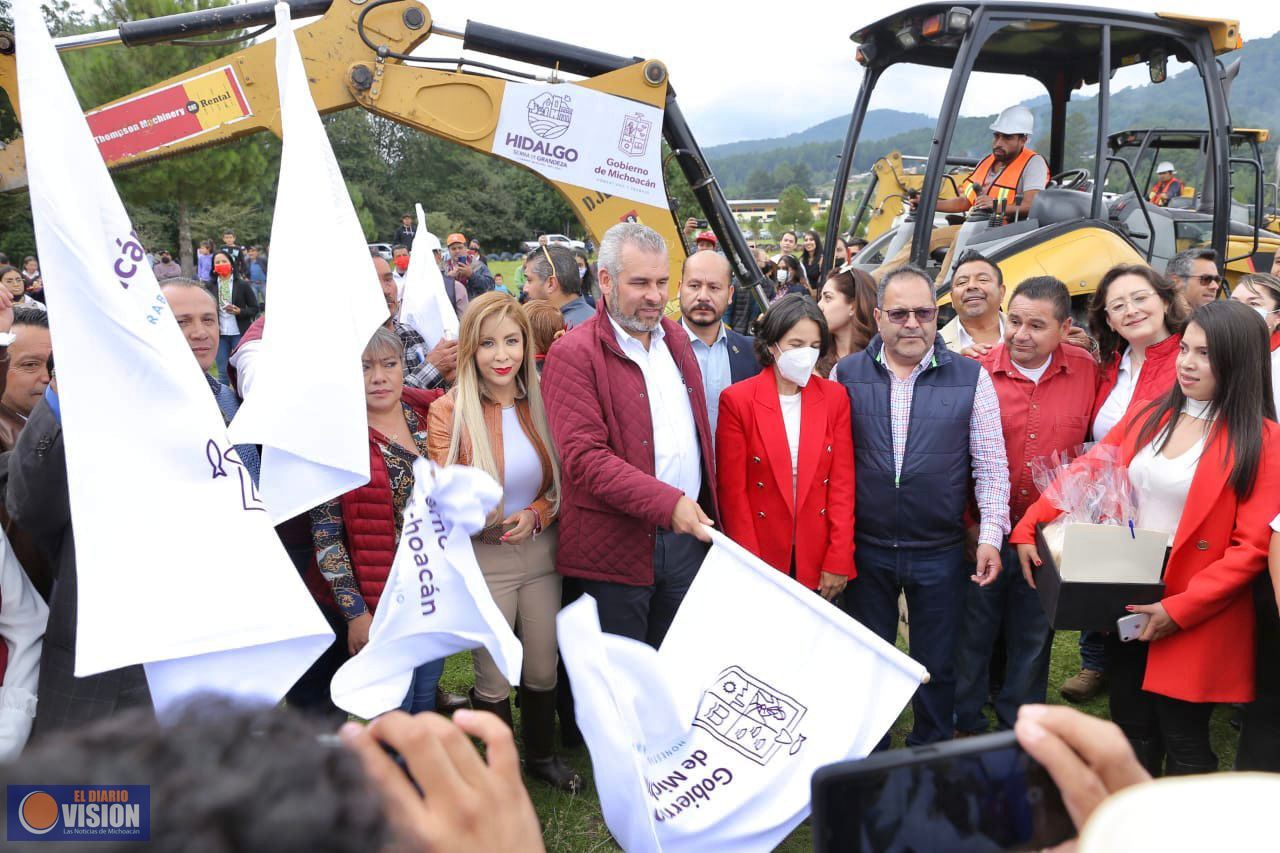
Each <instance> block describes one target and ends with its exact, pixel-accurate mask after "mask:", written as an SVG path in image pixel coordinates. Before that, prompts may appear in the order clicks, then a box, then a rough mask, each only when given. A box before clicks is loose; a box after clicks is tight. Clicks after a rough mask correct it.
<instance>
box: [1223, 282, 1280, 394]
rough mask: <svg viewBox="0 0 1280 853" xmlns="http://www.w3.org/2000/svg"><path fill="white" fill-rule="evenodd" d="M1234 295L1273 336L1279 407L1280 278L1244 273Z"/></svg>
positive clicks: (1274, 383)
mask: <svg viewBox="0 0 1280 853" xmlns="http://www.w3.org/2000/svg"><path fill="white" fill-rule="evenodd" d="M1231 298H1232V299H1234V300H1236V301H1238V302H1243V303H1244V304H1245V305H1248V306H1249V307H1250V308H1252V309H1253V310H1254V311H1257V312H1258V316H1260V317H1261V318H1262V322H1264V323H1266V324H1267V332H1268V333H1269V334H1270V335H1271V339H1270V346H1271V400H1272V402H1273V403H1276V404H1277V406H1280V277H1276V276H1274V275H1272V274H1271V273H1265V272H1255V273H1250V274H1249V275H1246V276H1242V277H1241V278H1240V280H1239V281H1238V282H1236V286H1235V287H1233V288H1231Z"/></svg>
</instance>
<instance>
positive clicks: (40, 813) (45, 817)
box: [18, 791, 58, 835]
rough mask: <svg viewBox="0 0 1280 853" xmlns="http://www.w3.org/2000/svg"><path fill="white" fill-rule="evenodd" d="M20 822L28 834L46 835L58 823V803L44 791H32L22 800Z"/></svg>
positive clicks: (19, 813)
mask: <svg viewBox="0 0 1280 853" xmlns="http://www.w3.org/2000/svg"><path fill="white" fill-rule="evenodd" d="M18 821H19V823H21V824H22V828H23V829H25V830H26V831H27V832H30V833H33V834H35V835H44V834H45V833H46V832H48V831H49V830H51V829H53V827H54V826H55V825H56V824H57V823H58V803H57V801H56V800H55V799H54V798H53V797H52V796H51V795H50V794H46V793H45V792H44V791H32V792H31V793H29V794H27V795H26V796H25V797H23V798H22V803H21V805H20V806H19V807H18Z"/></svg>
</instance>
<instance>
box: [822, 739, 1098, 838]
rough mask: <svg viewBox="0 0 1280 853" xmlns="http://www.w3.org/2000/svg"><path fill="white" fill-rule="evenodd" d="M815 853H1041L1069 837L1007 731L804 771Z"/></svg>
mask: <svg viewBox="0 0 1280 853" xmlns="http://www.w3.org/2000/svg"><path fill="white" fill-rule="evenodd" d="M812 791H813V849H814V850H815V851H819V853H822V851H831V853H835V851H841V853H848V851H867V853H871V851H876V852H877V853H879V851H889V850H892V851H914V850H947V851H992V850H1042V849H1044V848H1047V847H1053V846H1055V845H1057V844H1060V843H1062V842H1063V841H1066V840H1068V839H1070V838H1072V837H1074V836H1075V834H1076V830H1075V824H1074V823H1073V822H1072V820H1071V815H1070V814H1069V813H1068V812H1067V809H1066V806H1065V805H1064V804H1063V802H1062V795H1061V794H1060V793H1059V791H1058V788H1057V786H1056V785H1055V784H1054V782H1053V779H1052V778H1051V777H1050V776H1049V772H1048V771H1047V770H1045V769H1044V768H1043V767H1041V766H1040V765H1039V764H1038V763H1037V762H1036V761H1035V759H1033V758H1032V757H1031V756H1029V755H1027V753H1026V752H1024V751H1023V749H1022V747H1021V746H1019V745H1018V742H1017V739H1016V738H1015V736H1014V734H1013V732H999V733H997V734H991V735H981V736H979V737H972V738H966V739H963V740H954V741H947V742H944V743H938V744H931V745H928V746H918V747H913V748H909V749H897V750H891V751H888V752H880V753H876V754H874V755H872V756H870V757H868V758H864V759H862V760H861V761H845V762H841V763H839V764H832V765H828V766H827V767H823V768H822V769H821V770H819V771H818V772H817V773H815V774H814V776H813V783H812Z"/></svg>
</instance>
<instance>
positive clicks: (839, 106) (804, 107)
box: [74, 0, 1280, 146]
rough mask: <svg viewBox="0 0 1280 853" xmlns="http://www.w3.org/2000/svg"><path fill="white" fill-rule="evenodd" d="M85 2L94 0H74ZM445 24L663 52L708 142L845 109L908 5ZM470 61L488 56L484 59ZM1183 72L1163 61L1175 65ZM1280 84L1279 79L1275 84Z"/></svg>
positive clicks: (1023, 86)
mask: <svg viewBox="0 0 1280 853" xmlns="http://www.w3.org/2000/svg"><path fill="white" fill-rule="evenodd" d="M74 2H76V3H77V5H80V6H82V7H85V8H92V7H93V6H94V5H95V3H94V0H74ZM424 2H425V3H426V5H427V7H428V9H430V11H431V14H432V16H433V17H434V18H435V20H436V21H437V22H438V23H439V25H440V26H443V27H446V28H449V29H455V30H462V29H463V28H464V27H465V25H466V21H467V19H468V18H471V19H474V20H476V21H479V22H482V23H486V24H493V25H495V26H501V27H506V28H508V29H514V30H519V31H522V32H528V33H530V34H532V35H539V36H544V37H547V38H552V39H557V40H559V41H567V42H572V43H575V44H581V45H584V46H586V47H591V48H594V49H596V50H601V51H605V52H607V53H616V54H620V55H624V56H643V57H646V58H652V59H661V60H662V61H663V62H665V63H666V64H667V66H668V68H670V70H671V82H672V85H673V86H675V88H676V91H677V92H678V93H679V95H680V104H681V107H682V108H683V110H684V114H685V117H686V118H687V119H688V121H689V124H690V125H691V126H692V128H693V132H694V135H695V136H696V137H697V139H698V141H699V142H700V143H701V144H702V145H703V146H708V145H717V144H719V143H722V142H734V141H737V140H740V139H759V138H763V137H773V136H785V135H786V134H788V133H793V132H797V131H801V130H804V129H806V128H808V127H811V126H813V125H815V124H818V123H819V122H822V121H826V120H827V119H830V118H834V117H836V116H841V115H848V113H849V111H850V110H851V109H852V107H853V100H854V98H855V97H856V95H857V92H858V85H859V83H860V82H861V79H862V70H861V67H860V66H859V65H858V64H857V62H855V61H854V44H853V43H852V42H851V41H849V34H850V33H852V32H854V31H855V30H857V29H859V28H861V27H864V26H866V25H867V24H870V23H872V22H873V21H875V20H877V19H878V18H880V17H884V16H886V15H888V14H891V13H892V12H893V11H895V10H899V9H905V8H908V7H909V6H910V5H912V4H911V3H905V2H897V0H889V2H887V3H850V2H848V0H803V2H800V3H796V4H795V5H794V6H792V5H790V4H787V3H778V2H772V3H767V4H766V3H744V4H729V3H725V2H723V0H702V2H690V0H629V2H625V3H612V2H608V0H555V2H546V0H542V1H541V2H538V0H532V1H531V0H424ZM1062 2H1063V3H1070V4H1071V5H1089V6H1104V5H1123V6H1125V7H1128V8H1131V9H1138V10H1145V11H1150V12H1154V11H1156V10H1159V11H1162V12H1181V13H1184V14H1188V15H1204V14H1208V9H1209V7H1210V5H1211V4H1209V3H1207V2H1205V0H1122V3H1121V4H1108V3H1107V0H1090V2H1077V0H1062ZM1212 7H1213V10H1214V11H1215V12H1218V13H1219V14H1222V15H1223V16H1231V17H1236V18H1238V19H1239V20H1240V22H1241V31H1242V32H1243V33H1244V36H1245V38H1246V39H1249V38H1258V37H1262V36H1268V35H1271V34H1272V33H1274V32H1276V31H1277V30H1280V2H1278V1H1277V0H1267V2H1259V0H1229V2H1226V3H1222V4H1212ZM458 47H459V43H458V42H457V41H456V40H453V39H448V38H442V37H433V38H429V39H428V40H427V41H426V43H425V44H424V45H423V46H422V47H421V48H419V52H420V53H422V54H423V55H433V56H438V55H442V54H444V55H456V53H457V51H458ZM476 58H477V59H483V60H488V61H490V62H493V61H494V60H493V59H492V58H490V57H486V56H481V55H477V56H476ZM1178 70H1180V69H1178V68H1175V67H1172V66H1171V67H1170V74H1171V75H1172V74H1174V73H1177V71H1178ZM1145 77H1146V71H1145V68H1144V67H1137V68H1129V69H1125V71H1124V72H1121V75H1119V76H1118V77H1117V79H1116V81H1115V83H1114V84H1113V85H1114V86H1115V87H1116V88H1122V87H1123V86H1126V85H1135V84H1139V83H1144V82H1146V80H1145ZM1277 84H1278V85H1280V81H1277ZM945 88H946V72H945V71H942V70H937V69H923V68H909V67H898V68H894V69H891V70H890V71H889V72H888V73H886V74H885V76H884V77H883V78H882V79H881V81H880V84H879V85H878V86H877V87H876V94H875V97H874V99H873V102H872V107H873V108H875V107H883V108H891V109H900V110H907V111H910V112H923V113H928V114H930V115H936V114H937V111H938V108H939V106H940V103H941V100H942V93H943V91H944V89H945ZM1043 94H1044V89H1043V88H1042V87H1041V86H1040V85H1039V84H1037V83H1035V82H1033V81H1031V80H1026V79H1022V78H1007V77H1005V78H1000V79H992V78H991V77H989V76H988V77H986V78H985V79H984V76H983V75H975V76H974V77H972V78H971V80H970V85H969V90H968V91H967V92H966V93H965V99H964V103H963V104H962V107H961V112H962V113H963V114H964V115H990V114H992V113H995V112H998V111H999V110H1000V109H1002V108H1004V107H1005V106H1008V105H1009V104H1010V103H1015V102H1017V101H1020V100H1024V99H1026V98H1032V97H1036V96H1038V95H1043Z"/></svg>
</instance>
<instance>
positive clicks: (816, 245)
mask: <svg viewBox="0 0 1280 853" xmlns="http://www.w3.org/2000/svg"><path fill="white" fill-rule="evenodd" d="M804 236H805V237H806V238H810V237H812V238H813V255H812V256H810V255H809V250H808V249H805V250H803V251H802V252H801V253H800V259H801V260H802V261H804V262H805V263H806V264H816V263H820V262H821V261H822V238H821V237H819V236H818V232H817V231H806V232H804Z"/></svg>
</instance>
